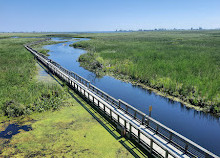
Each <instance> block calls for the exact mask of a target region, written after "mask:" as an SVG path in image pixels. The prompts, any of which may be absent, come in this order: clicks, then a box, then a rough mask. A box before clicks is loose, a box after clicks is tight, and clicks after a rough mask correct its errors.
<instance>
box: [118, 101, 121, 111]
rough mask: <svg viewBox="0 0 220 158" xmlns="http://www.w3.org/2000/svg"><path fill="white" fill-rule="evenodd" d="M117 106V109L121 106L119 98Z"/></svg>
mask: <svg viewBox="0 0 220 158" xmlns="http://www.w3.org/2000/svg"><path fill="white" fill-rule="evenodd" d="M118 108H119V109H120V108H121V100H120V99H119V100H118Z"/></svg>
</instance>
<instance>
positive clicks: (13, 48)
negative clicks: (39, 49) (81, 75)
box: [0, 38, 65, 117]
mask: <svg viewBox="0 0 220 158" xmlns="http://www.w3.org/2000/svg"><path fill="white" fill-rule="evenodd" d="M35 40H39V38H4V39H0V55H1V58H0V98H1V100H0V115H6V116H12V117H16V116H21V115H25V114H30V113H32V112H35V111H36V112H42V111H46V110H49V109H52V110H55V109H57V108H59V106H62V105H65V104H64V103H63V99H64V98H65V94H64V93H63V90H62V88H61V87H59V86H58V85H54V84H44V83H40V82H36V80H35V75H36V66H35V63H36V62H35V60H34V57H33V56H32V55H31V54H30V53H29V52H28V51H27V50H26V49H25V48H24V47H23V44H25V43H28V42H30V41H35Z"/></svg>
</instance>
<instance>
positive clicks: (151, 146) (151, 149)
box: [150, 139, 153, 154]
mask: <svg viewBox="0 0 220 158" xmlns="http://www.w3.org/2000/svg"><path fill="white" fill-rule="evenodd" d="M152 152H153V139H150V153H151V154H152Z"/></svg>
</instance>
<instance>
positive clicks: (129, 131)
mask: <svg viewBox="0 0 220 158" xmlns="http://www.w3.org/2000/svg"><path fill="white" fill-rule="evenodd" d="M131 133H132V131H131V123H129V138H130V139H131V135H132V134H131Z"/></svg>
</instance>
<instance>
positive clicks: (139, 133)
mask: <svg viewBox="0 0 220 158" xmlns="http://www.w3.org/2000/svg"><path fill="white" fill-rule="evenodd" d="M140 135H141V132H140V129H138V143H140Z"/></svg>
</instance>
